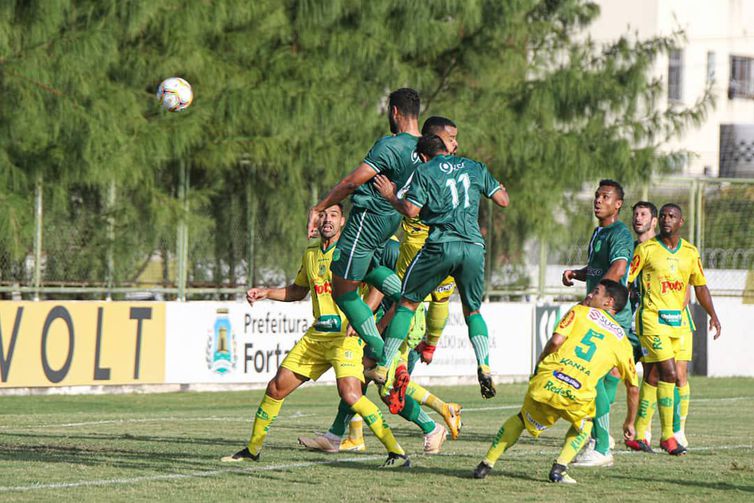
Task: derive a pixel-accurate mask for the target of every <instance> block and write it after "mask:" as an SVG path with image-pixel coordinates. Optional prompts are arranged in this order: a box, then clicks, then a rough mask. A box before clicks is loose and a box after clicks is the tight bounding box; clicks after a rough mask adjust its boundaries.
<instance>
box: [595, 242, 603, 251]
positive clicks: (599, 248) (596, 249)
mask: <svg viewBox="0 0 754 503" xmlns="http://www.w3.org/2000/svg"><path fill="white" fill-rule="evenodd" d="M601 249H602V240H601V239H600V240H599V241H597V242H596V243H594V252H595V253H599V251H600V250H601Z"/></svg>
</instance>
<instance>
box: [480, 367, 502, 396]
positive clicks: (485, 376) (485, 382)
mask: <svg viewBox="0 0 754 503" xmlns="http://www.w3.org/2000/svg"><path fill="white" fill-rule="evenodd" d="M476 376H477V379H478V380H479V388H480V390H481V392H482V398H484V399H485V400H488V399H490V398H492V397H494V396H495V394H496V393H497V392H496V391H495V383H494V382H492V371H491V370H490V368H489V367H488V366H487V365H480V366H479V368H478V369H477V371H476Z"/></svg>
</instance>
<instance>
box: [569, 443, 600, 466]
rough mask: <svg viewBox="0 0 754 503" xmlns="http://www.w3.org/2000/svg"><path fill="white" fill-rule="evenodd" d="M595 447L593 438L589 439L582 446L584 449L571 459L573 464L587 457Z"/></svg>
mask: <svg viewBox="0 0 754 503" xmlns="http://www.w3.org/2000/svg"><path fill="white" fill-rule="evenodd" d="M595 445H597V442H596V441H595V440H594V439H593V438H591V437H590V438H589V440H588V441H587V443H586V444H584V447H582V448H581V450H580V451H579V453H578V454H576V457H575V458H573V462H574V463H576V462H578V461H581V460H582V459H584V456H587V455H589V453H590V452H592V451H593V450H594V446H595Z"/></svg>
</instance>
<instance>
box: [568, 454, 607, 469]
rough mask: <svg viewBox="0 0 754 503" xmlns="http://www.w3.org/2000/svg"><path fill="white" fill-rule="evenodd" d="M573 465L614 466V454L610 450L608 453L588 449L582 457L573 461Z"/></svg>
mask: <svg viewBox="0 0 754 503" xmlns="http://www.w3.org/2000/svg"><path fill="white" fill-rule="evenodd" d="M571 466H580V467H597V466H613V455H612V454H611V453H610V452H608V453H607V454H601V453H600V452H598V451H594V450H592V451H588V452H587V453H586V454H584V455H583V456H582V457H581V459H579V460H578V461H575V462H573V463H571Z"/></svg>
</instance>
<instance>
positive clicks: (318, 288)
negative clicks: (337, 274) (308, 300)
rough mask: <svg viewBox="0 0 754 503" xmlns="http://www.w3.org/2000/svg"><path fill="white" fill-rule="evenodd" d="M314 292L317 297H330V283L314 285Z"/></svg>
mask: <svg viewBox="0 0 754 503" xmlns="http://www.w3.org/2000/svg"><path fill="white" fill-rule="evenodd" d="M314 291H315V293H316V294H317V295H332V283H330V282H329V281H325V282H324V283H322V284H321V285H314Z"/></svg>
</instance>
